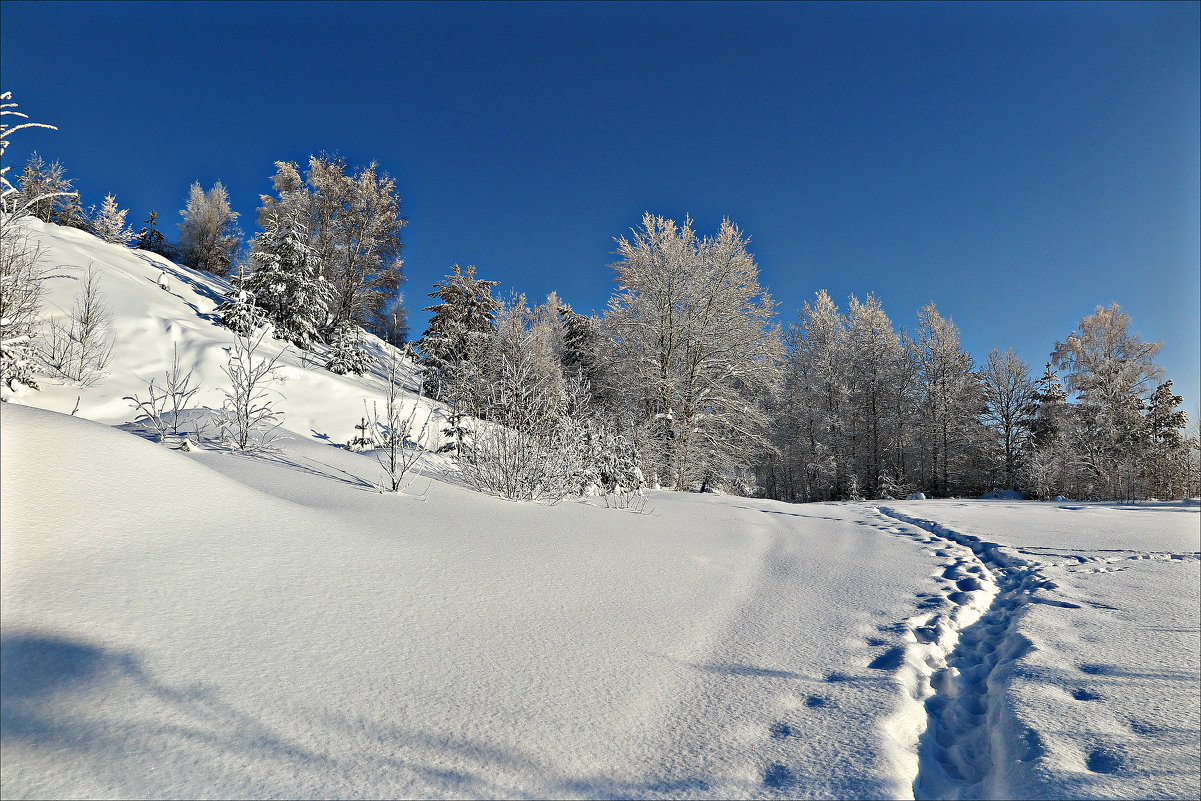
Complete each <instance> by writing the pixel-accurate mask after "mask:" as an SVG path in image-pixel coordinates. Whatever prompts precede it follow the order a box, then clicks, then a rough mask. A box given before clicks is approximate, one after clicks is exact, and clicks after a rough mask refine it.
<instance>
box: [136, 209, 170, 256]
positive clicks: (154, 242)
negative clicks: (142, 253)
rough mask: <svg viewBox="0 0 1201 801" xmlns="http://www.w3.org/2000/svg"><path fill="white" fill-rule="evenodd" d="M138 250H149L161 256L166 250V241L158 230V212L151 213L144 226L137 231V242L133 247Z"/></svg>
mask: <svg viewBox="0 0 1201 801" xmlns="http://www.w3.org/2000/svg"><path fill="white" fill-rule="evenodd" d="M133 246H134V247H135V248H137V249H138V250H149V251H150V252H151V253H157V254H159V255H160V256H162V255H163V254H164V253H166V250H167V240H166V237H164V236H163V232H162V231H160V230H158V212H156V211H151V212H150V217H149V219H147V220H146V224H145V225H143V226H142V230H141V231H138V238H137V241H136V242H134V245H133Z"/></svg>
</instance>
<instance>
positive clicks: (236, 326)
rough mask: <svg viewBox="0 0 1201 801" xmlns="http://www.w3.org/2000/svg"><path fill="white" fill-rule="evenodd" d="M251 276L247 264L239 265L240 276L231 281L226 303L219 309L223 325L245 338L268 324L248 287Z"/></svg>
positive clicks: (218, 312) (226, 294) (265, 316)
mask: <svg viewBox="0 0 1201 801" xmlns="http://www.w3.org/2000/svg"><path fill="white" fill-rule="evenodd" d="M248 279H249V276H247V275H246V269H245V264H241V263H240V264H239V265H238V274H237V275H235V276H234V277H233V278H231V279H230V282H229V283H230V288H229V291H228V292H226V293H225V302H224V303H222V304H221V305H219V306H218V307H217V314H218V315H219V316H220V318H221V325H223V326H225V327H226V328H228V329H230V330H232V331H233V332H234V333H236V334H238V335H241V336H245V335H247V334H249V333H251V332H252V331H254V330H255V329H256V328H258V327H259V326H261V325H263V324H264V323H266V322H267V315H266V314H264V313H263V310H262V309H260V308H259V306H258V303H257V302H256V300H255V297H254V293H253V292H251V291H250V290H249V289H247V287H246V283H247V281H248Z"/></svg>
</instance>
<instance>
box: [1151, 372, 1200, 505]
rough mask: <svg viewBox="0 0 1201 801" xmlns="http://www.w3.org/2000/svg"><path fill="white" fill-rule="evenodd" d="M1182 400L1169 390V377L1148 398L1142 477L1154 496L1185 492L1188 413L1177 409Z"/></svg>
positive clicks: (1170, 386) (1175, 496) (1170, 495)
mask: <svg viewBox="0 0 1201 801" xmlns="http://www.w3.org/2000/svg"><path fill="white" fill-rule="evenodd" d="M1182 403H1184V398H1182V397H1181V396H1180V395H1177V394H1176V393H1174V392H1173V391H1172V382H1171V381H1170V380H1169V381H1165V382H1164V383H1162V384H1160V385H1159V386H1157V387H1156V388H1155V391H1154V392H1152V393H1151V398H1150V399H1149V400H1148V401H1147V413H1146V426H1145V430H1146V435H1147V439H1146V449H1147V451H1146V457H1145V464H1144V471H1145V479H1144V480H1145V486H1146V490H1147V492H1148V494H1150V495H1152V496H1154V497H1159V498H1177V497H1180V496H1182V495H1183V494H1185V493H1186V492H1187V483H1188V457H1189V454H1188V441H1187V440H1186V439H1185V436H1184V430H1185V427H1186V426H1187V425H1188V415H1187V414H1186V413H1185V411H1184V410H1183V409H1178V408H1177V407H1178V406H1180V404H1182Z"/></svg>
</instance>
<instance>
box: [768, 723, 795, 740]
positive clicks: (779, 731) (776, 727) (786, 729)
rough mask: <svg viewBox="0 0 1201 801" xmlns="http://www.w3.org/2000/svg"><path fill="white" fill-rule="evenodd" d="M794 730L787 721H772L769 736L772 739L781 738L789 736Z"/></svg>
mask: <svg viewBox="0 0 1201 801" xmlns="http://www.w3.org/2000/svg"><path fill="white" fill-rule="evenodd" d="M795 733H796V732H795V731H794V729H793V728H792V727H791V726H789V725H788V724H787V723H773V724H772V725H771V738H772V739H773V740H783V739H784V738H785V737H791V736H792V735H793V734H795Z"/></svg>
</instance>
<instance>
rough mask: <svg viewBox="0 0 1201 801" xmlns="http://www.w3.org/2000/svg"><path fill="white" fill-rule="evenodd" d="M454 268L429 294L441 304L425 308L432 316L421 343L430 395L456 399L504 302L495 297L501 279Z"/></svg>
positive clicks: (449, 400)
mask: <svg viewBox="0 0 1201 801" xmlns="http://www.w3.org/2000/svg"><path fill="white" fill-rule="evenodd" d="M451 270H452V272H451V273H450V274H449V275H447V276H446V278H445V279H443V280H442V281H441V282H439V283H436V284H434V291H433V292H431V293H429V296H430V297H431V298H437V299H439V300H441V303H437V304H435V305H433V306H427V307H426V308H425V309H423V311H428V312H433V313H434V314H433V316H432V317H431V318H430V321H429V325H428V326H427V327H426V329H425V333H424V334H422V336H421V339H420V340H419V341H418V343H417V345H418V347H419V348H420V350H421V353H422V356H421V365H422V367H423V368H424V379H423V380H424V385H425V393H426V395H427V396H428V397H431V398H434V399H435V400H441V401H448V402H452V403H454V402H456V401H457V400H458V399H459V396H460V395H461V394H462V392H463V391H464V386H463V385H464V382H465V381H466V380H468V378H469V376H470V375H471V373H472V371H473V370H474V369H475V367H476V366H477V365H476V362H477V360H478V358H479V357H480V356H481V355H482V354H483V353H484V351H485V349H486V348H487V346H488V341H489V339H490V338H491V336H492V332H493V331H494V330H495V328H496V324H495V321H496V313H497V311H499V309H500V302H499V301H497V300H496V298H494V297H492V287H494V286H496V285H497V284H498V283H499V281H485V280H483V279H477V278H476V277H475V267H474V266H472V265H470V264H469V265H467V269H466V270H462V269H460V267H459V265H457V264H456V265H454V266H453V267H452V268H451Z"/></svg>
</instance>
